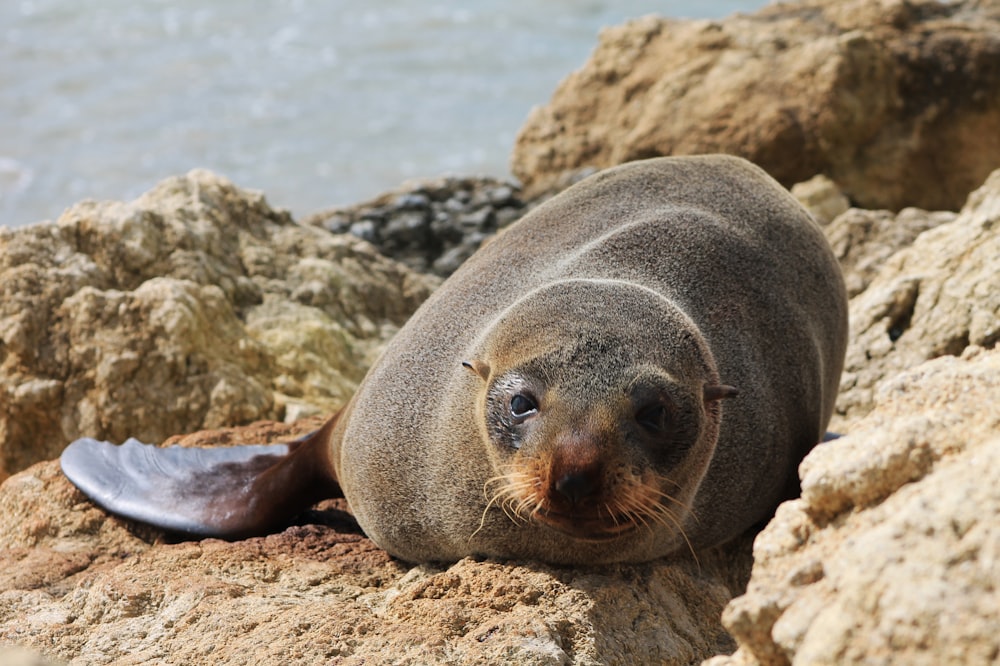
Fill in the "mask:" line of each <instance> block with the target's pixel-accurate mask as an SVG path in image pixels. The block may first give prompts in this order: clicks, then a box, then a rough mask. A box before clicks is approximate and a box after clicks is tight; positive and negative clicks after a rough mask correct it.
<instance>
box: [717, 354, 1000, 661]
mask: <svg viewBox="0 0 1000 666" xmlns="http://www.w3.org/2000/svg"><path fill="white" fill-rule="evenodd" d="M998 395H1000V350H996V349H994V350H992V351H989V352H987V351H984V350H982V349H981V348H969V350H967V352H966V353H965V355H963V357H962V358H956V357H953V356H949V357H945V358H940V359H936V360H934V361H930V362H928V363H925V364H923V365H920V366H918V367H916V368H914V369H912V370H909V371H907V372H904V373H902V374H900V375H897V376H896V377H894V378H893V379H891V380H890V381H887V382H885V383H883V384H882V386H881V388H880V390H879V392H878V395H877V398H876V405H875V408H874V409H873V410H872V411H871V412H870V413H869V414H868V416H867V417H865V418H864V419H862V420H861V421H859V422H858V423H856V424H855V426H854V428H853V430H852V432H851V434H850V435H848V436H847V437H845V438H843V439H840V440H835V441H833V442H830V443H827V444H824V445H821V446H820V447H819V448H817V449H816V450H814V451H813V453H811V454H810V455H809V456H808V457H807V458H806V460H805V461H804V462H803V464H802V468H801V472H802V498H801V499H799V500H795V501H793V502H788V503H786V504H784V505H782V506H781V508H780V509H779V510H778V514H777V516H776V517H775V519H774V520H772V521H771V523H770V524H769V525H768V526H767V528H766V529H765V530H764V531H763V532H762V533H761V534H760V535H759V536H758V538H757V541H756V543H755V544H754V561H755V562H754V571H753V577H752V579H751V581H750V585H749V587H748V590H747V594H746V595H745V596H743V597H740V598H738V599H736V600H734V601H733V602H732V603H731V604H730V605H729V606H728V608H727V609H726V613H725V615H724V616H723V622H724V624H725V625H726V626H727V627H728V628H729V630H730V631H731V632H732V633H733V635H734V636H736V637H737V639H738V640H739V641H740V646H741V647H740V650H739V651H738V652H737V654H736V655H734V657H732V658H720V659H715V660H713V661H712V662H711V664H712V666H735V665H736V664H742V665H745V664H769V665H783V664H891V663H898V664H908V665H920V664H927V665H932V664H933V665H938V664H991V663H996V662H997V660H998V659H1000V617H998V615H997V608H1000V402H998V401H997V396H998Z"/></svg>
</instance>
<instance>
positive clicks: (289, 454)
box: [60, 416, 342, 539]
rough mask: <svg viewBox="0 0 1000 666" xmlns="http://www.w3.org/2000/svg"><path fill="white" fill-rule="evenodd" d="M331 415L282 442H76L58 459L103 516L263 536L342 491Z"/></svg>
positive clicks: (198, 531)
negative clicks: (205, 446)
mask: <svg viewBox="0 0 1000 666" xmlns="http://www.w3.org/2000/svg"><path fill="white" fill-rule="evenodd" d="M336 420H337V417H336V416H334V417H333V418H332V419H330V420H329V421H327V423H326V424H325V425H324V426H323V427H322V428H320V429H319V430H317V431H315V432H313V433H311V434H309V435H306V436H305V437H302V438H301V439H298V440H295V441H293V442H290V443H288V444H263V445H244V446H233V447H220V448H210V449H199V448H184V447H179V446H171V447H166V448H159V447H156V446H151V445H149V444H143V443H142V442H139V441H137V440H135V439H129V440H128V441H127V442H125V443H124V444H122V445H121V446H115V445H114V444H110V443H108V442H99V441H97V440H95V439H78V440H76V441H75V442H73V443H72V444H70V445H69V446H68V447H67V448H66V450H65V451H63V454H62V457H61V458H60V464H61V465H62V469H63V473H64V474H65V475H66V476H67V477H68V478H69V480H70V481H72V482H73V484H74V485H75V486H76V487H77V488H79V489H80V490H81V491H83V493H84V494H85V495H87V496H88V497H90V498H91V499H92V500H93V501H94V502H95V503H97V504H98V505H99V506H101V507H102V508H104V509H106V510H107V511H109V512H111V513H114V514H118V515H120V516H124V517H125V518H131V519H133V520H138V521H141V522H144V523H149V524H150V525H154V526H156V527H160V528H162V529H165V530H169V531H172V532H181V533H185V534H190V535H194V536H200V537H205V536H216V537H222V538H228V539H238V538H243V537H247V536H252V535H256V534H265V533H267V532H269V531H272V530H274V529H275V528H278V527H281V526H282V525H283V524H285V523H287V522H288V521H289V520H290V519H291V518H293V517H294V516H295V515H296V514H298V513H299V512H301V511H303V510H305V509H307V508H309V507H310V506H312V505H313V504H315V503H316V502H318V501H320V500H322V499H326V498H328V497H340V496H342V495H341V492H340V486H339V485H338V484H337V480H336V476H335V474H334V471H333V467H332V466H331V465H330V432H331V431H332V429H333V425H334V423H335V422H336Z"/></svg>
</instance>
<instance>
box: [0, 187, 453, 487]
mask: <svg viewBox="0 0 1000 666" xmlns="http://www.w3.org/2000/svg"><path fill="white" fill-rule="evenodd" d="M435 284H436V280H435V279H433V278H428V277H425V276H420V275H418V274H415V273H413V272H411V271H409V270H408V269H406V268H405V267H404V266H402V265H400V264H397V263H395V262H393V261H391V260H389V259H386V258H384V257H382V256H380V255H379V254H378V253H376V252H375V251H374V249H373V248H372V247H371V246H370V245H368V244H367V243H364V242H362V241H360V240H358V239H355V238H353V237H351V236H348V235H334V234H330V233H328V232H326V231H324V230H322V229H319V228H316V227H306V226H300V225H297V224H295V223H294V222H293V221H292V219H291V218H290V217H289V216H288V214H287V213H283V212H277V211H274V210H272V209H271V208H270V207H269V206H268V205H267V203H266V201H265V200H264V197H263V196H262V195H260V194H259V193H253V192H246V191H243V190H240V189H238V188H236V187H234V186H233V185H232V184H231V183H228V182H227V181H225V180H223V179H221V178H219V177H217V176H215V175H213V174H211V173H208V172H205V171H194V172H191V173H190V174H188V175H187V176H185V177H179V178H171V179H168V180H166V181H164V182H163V183H161V184H160V185H158V186H157V187H156V188H155V189H153V190H152V191H150V192H149V193H147V194H145V195H143V196H142V197H140V198H139V199H137V200H136V201H134V202H132V203H127V204H125V203H102V204H98V203H93V202H87V203H82V204H78V205H76V206H73V207H72V208H70V209H69V210H68V211H66V213H64V214H63V216H62V217H61V218H60V219H59V221H58V223H57V224H54V225H53V224H43V225H38V226H34V227H27V228H22V229H15V230H9V229H5V228H0V479H2V478H5V477H6V476H7V475H8V474H10V473H12V472H15V471H18V470H20V469H24V468H25V467H27V466H28V465H30V464H31V463H34V462H36V461H39V460H46V459H51V458H54V457H56V456H58V455H59V453H60V451H61V450H62V448H63V446H65V444H66V443H67V442H69V441H71V440H72V439H74V438H76V437H80V436H83V435H88V436H92V437H99V438H104V439H110V440H118V441H121V440H123V439H125V438H127V437H128V436H137V437H139V438H142V439H145V440H147V441H158V440H162V439H164V438H166V437H168V436H170V435H172V434H175V433H181V432H190V431H192V430H197V429H200V428H213V427H219V426H223V425H229V424H237V423H248V422H250V421H253V420H256V419H262V418H272V419H273V418H277V419H281V418H287V419H294V418H297V417H299V416H302V415H303V414H307V413H315V412H318V411H332V410H334V409H335V408H337V407H339V406H340V405H341V404H342V403H343V402H344V401H345V400H346V399H347V398H348V397H350V395H351V393H352V392H353V390H354V387H355V386H356V384H357V382H358V381H359V380H360V379H361V377H362V376H363V374H364V371H365V369H366V368H367V366H368V364H369V362H370V360H371V358H372V357H373V355H374V354H375V353H377V351H378V349H379V348H380V346H381V345H382V344H383V343H384V342H385V340H387V339H388V338H389V337H390V336H391V335H392V333H393V332H394V331H395V330H396V329H397V328H398V327H399V326H400V325H401V324H402V323H403V322H405V321H406V319H407V318H408V317H409V315H410V314H411V313H412V312H413V310H414V309H416V307H417V305H419V304H420V302H422V301H423V299H424V298H426V296H427V295H428V294H429V293H430V290H431V288H432V287H433V286H434V285H435Z"/></svg>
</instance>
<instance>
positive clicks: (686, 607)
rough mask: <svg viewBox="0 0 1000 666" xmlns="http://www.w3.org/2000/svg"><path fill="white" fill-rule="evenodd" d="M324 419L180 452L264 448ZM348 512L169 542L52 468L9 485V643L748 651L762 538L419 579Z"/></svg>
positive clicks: (397, 655)
mask: <svg viewBox="0 0 1000 666" xmlns="http://www.w3.org/2000/svg"><path fill="white" fill-rule="evenodd" d="M315 425H316V421H315V420H312V421H307V422H302V423H298V424H295V425H294V426H286V425H282V424H276V423H261V424H256V425H254V426H250V427H244V428H237V429H233V430H225V431H215V432H203V433H198V434H197V435H192V436H188V437H184V438H178V439H175V440H174V441H176V442H178V443H181V444H183V445H220V444H234V443H238V442H241V441H253V442H267V441H273V440H276V439H279V438H289V437H293V436H295V435H297V434H301V433H302V432H305V431H308V430H310V429H312V428H314V427H315ZM343 508H344V505H343V503H342V501H333V502H327V503H325V504H324V505H322V509H323V510H322V511H313V512H309V513H307V514H306V515H305V516H304V517H303V520H302V521H301V523H302V524H300V525H297V526H293V527H290V528H288V529H287V530H285V531H284V532H281V533H279V534H275V535H272V536H268V537H264V538H255V539H247V540H244V541H238V542H233V543H227V542H223V541H219V540H215V539H206V540H203V541H198V542H180V543H170V542H168V541H165V540H163V538H162V535H160V534H159V533H157V532H154V531H152V530H150V529H149V528H144V527H141V526H135V525H131V524H126V523H124V522H122V521H120V520H118V519H115V518H110V517H107V516H105V515H104V514H103V513H102V512H101V511H100V510H98V509H96V508H94V506H93V505H91V504H90V503H89V502H87V501H85V499H84V497H83V496H82V495H81V494H80V493H79V492H77V491H76V490H75V489H74V488H73V487H72V486H71V485H70V484H69V482H68V481H67V480H66V479H65V478H64V477H63V476H62V474H61V473H60V472H59V471H58V467H57V464H56V462H55V461H52V462H47V463H40V464H38V465H35V466H33V467H31V468H30V469H28V470H26V471H24V472H21V473H19V474H16V475H14V476H12V477H10V478H9V479H8V480H7V481H6V482H5V483H4V484H3V485H2V486H0V512H2V515H4V516H5V518H4V520H3V521H2V523H0V645H3V644H17V645H21V646H24V647H28V648H31V649H34V650H36V651H39V652H41V653H43V654H44V655H46V656H47V657H51V658H58V659H64V660H66V661H67V662H69V663H70V664H111V663H114V664H146V663H153V662H161V663H162V662H169V663H187V664H194V663H213V664H245V663H261V664H278V663H280V664H317V663H337V664H369V663H395V664H434V663H438V664H473V663H476V664H479V663H490V664H519V665H520V664H622V665H625V664H636V663H648V664H653V663H656V664H690V663H692V662H696V661H698V660H700V659H703V658H705V657H708V656H711V655H713V654H717V653H718V652H722V651H727V650H731V649H732V648H733V643H732V639H731V638H730V637H729V635H728V634H726V632H725V631H724V630H723V629H722V627H721V625H720V624H719V622H718V617H719V614H720V613H721V611H722V608H723V606H724V605H725V603H726V601H727V600H728V599H730V598H731V597H732V596H733V594H735V593H737V592H738V591H739V590H740V589H742V587H743V585H745V581H746V579H745V576H746V575H747V572H748V571H749V565H750V561H749V545H750V544H749V540H748V539H743V540H742V541H740V542H738V543H736V544H733V545H732V546H730V547H729V548H728V549H726V550H719V551H716V552H713V553H705V554H703V555H702V556H701V559H700V563H695V562H693V561H690V560H683V561H682V560H678V561H675V562H662V561H661V562H656V563H650V564H646V565H636V566H620V567H605V568H602V569H594V570H586V569H580V568H577V569H560V568H555V567H549V566H544V565H537V564H522V565H515V564H507V563H500V562H494V561H482V562H478V561H474V560H471V559H466V560H462V561H460V562H458V563H456V564H454V565H452V566H448V567H443V566H434V565H422V566H416V567H413V566H408V565H405V564H402V563H400V562H398V561H394V560H392V559H390V558H389V557H388V556H387V555H386V554H385V552H384V551H381V550H379V549H378V548H376V547H375V546H374V544H372V543H371V542H370V541H369V540H368V539H366V538H365V537H364V536H363V535H362V534H361V533H360V531H359V529H358V527H357V525H356V524H355V523H354V522H353V521H352V520H351V519H350V516H349V515H348V514H346V513H343V512H342V511H341V510H342V509H343Z"/></svg>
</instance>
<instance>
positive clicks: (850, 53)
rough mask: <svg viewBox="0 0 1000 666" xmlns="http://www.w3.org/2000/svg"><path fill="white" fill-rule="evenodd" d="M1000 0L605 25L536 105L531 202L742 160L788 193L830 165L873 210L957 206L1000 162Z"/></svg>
mask: <svg viewBox="0 0 1000 666" xmlns="http://www.w3.org/2000/svg"><path fill="white" fill-rule="evenodd" d="M998 32H1000V3H997V2H996V0H964V1H959V2H947V3H945V2H936V1H934V0H910V1H906V2H903V1H900V0H885V1H882V2H871V1H870V0H846V1H845V0H801V1H799V2H789V3H774V4H770V5H768V6H766V7H764V8H763V9H761V10H760V11H758V12H757V13H755V14H751V15H741V14H737V15H734V16H730V17H728V18H726V19H723V20H720V21H708V20H700V21H677V20H671V19H666V18H657V17H646V18H642V19H638V20H635V21H632V22H629V23H627V24H625V25H622V26H617V27H614V28H609V29H606V30H605V31H603V32H602V34H601V38H600V43H599V44H598V46H597V48H596V49H595V51H594V53H593V54H592V56H591V57H590V59H589V60H588V62H587V63H586V64H585V65H584V66H583V67H582V68H581V69H580V70H578V71H576V72H574V73H572V74H571V75H570V76H568V77H567V78H566V79H565V80H564V81H562V83H560V85H559V87H558V88H557V89H556V91H555V93H554V94H553V96H552V99H551V100H550V101H549V103H548V104H546V105H545V106H542V107H539V108H536V109H533V110H532V112H531V114H530V115H529V117H528V119H527V120H526V122H525V124H524V126H523V127H522V129H521V131H520V133H519V135H518V138H517V143H516V146H515V149H514V152H513V155H512V159H511V167H512V170H513V172H514V174H515V175H516V176H517V177H518V178H519V179H520V180H521V182H522V183H523V184H524V185H525V192H526V196H529V197H530V196H534V195H535V193H537V192H539V191H544V190H547V189H550V188H552V187H554V186H556V183H558V182H559V181H560V179H561V178H564V177H565V173H566V172H574V171H576V170H578V169H581V168H586V167H598V168H604V167H607V166H612V165H614V164H619V163H622V162H626V161H629V160H634V159H640V158H645V157H652V156H656V155H683V154H696V153H710V152H726V153H733V154H737V155H740V156H743V157H746V158H748V159H750V160H751V161H753V162H756V163H757V164H759V165H760V166H762V167H764V169H766V170H767V171H768V172H769V173H771V175H773V176H774V177H775V178H777V179H778V180H779V181H781V182H782V183H783V184H785V185H786V186H791V185H793V184H794V183H797V182H800V181H803V180H806V179H807V178H811V177H812V176H814V175H815V174H817V173H823V174H826V175H827V176H828V177H830V178H831V179H832V180H833V181H834V182H836V184H837V185H838V186H839V187H840V188H841V189H842V190H843V191H844V193H845V194H846V195H847V196H848V197H849V198H850V199H851V201H852V202H853V203H854V204H855V205H857V206H861V207H864V208H888V209H892V210H899V209H901V208H903V207H906V206H916V207H920V208H925V209H928V210H939V209H952V210H953V209H957V208H958V207H959V206H961V204H962V202H963V201H964V200H965V197H966V195H967V194H968V193H969V192H970V191H971V190H972V189H973V188H974V187H976V186H978V185H979V184H980V183H981V182H982V180H983V179H984V178H985V177H986V175H987V174H988V173H989V172H990V171H992V170H993V169H995V168H997V167H1000V70H998V69H997V68H996V66H995V63H996V62H997V59H998V58H1000V43H998V42H997V40H996V38H995V36H996V34H997V33H998Z"/></svg>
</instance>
